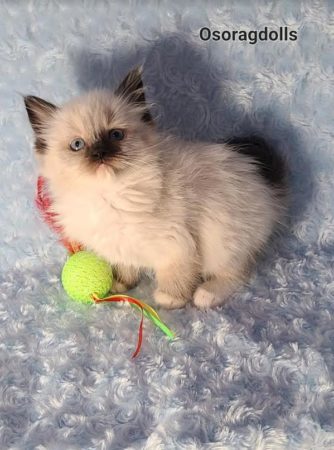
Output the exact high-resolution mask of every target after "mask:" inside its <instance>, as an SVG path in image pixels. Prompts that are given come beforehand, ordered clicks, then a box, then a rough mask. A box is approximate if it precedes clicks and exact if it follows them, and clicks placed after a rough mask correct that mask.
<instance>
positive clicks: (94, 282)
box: [61, 251, 113, 303]
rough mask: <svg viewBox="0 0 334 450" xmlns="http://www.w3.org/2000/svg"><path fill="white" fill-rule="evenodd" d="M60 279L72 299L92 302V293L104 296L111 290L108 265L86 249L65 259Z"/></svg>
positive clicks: (110, 276) (111, 280)
mask: <svg viewBox="0 0 334 450" xmlns="http://www.w3.org/2000/svg"><path fill="white" fill-rule="evenodd" d="M61 281H62V284H63V287H64V289H65V291H66V293H67V294H68V296H69V297H71V298H72V299H73V300H76V301H77V302H82V303H93V302H94V300H93V298H92V295H93V294H95V295H96V296H98V297H105V296H106V295H107V294H108V293H109V292H110V290H111V287H112V282H113V274H112V269H111V267H110V265H109V264H108V263H107V262H106V261H105V260H104V259H102V258H100V257H99V256H97V255H95V254H94V253H91V252H88V251H81V252H77V253H74V254H73V255H72V256H70V257H69V258H68V260H67V261H66V263H65V265H64V268H63V271H62V274H61Z"/></svg>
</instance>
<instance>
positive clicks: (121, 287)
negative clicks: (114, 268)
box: [111, 278, 128, 294]
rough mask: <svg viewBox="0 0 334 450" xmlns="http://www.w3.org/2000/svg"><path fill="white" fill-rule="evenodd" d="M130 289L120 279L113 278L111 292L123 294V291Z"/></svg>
mask: <svg viewBox="0 0 334 450" xmlns="http://www.w3.org/2000/svg"><path fill="white" fill-rule="evenodd" d="M127 290H128V288H127V286H126V285H125V284H123V283H121V282H120V281H117V280H115V278H114V280H113V283H112V288H111V292H114V293H115V294H121V293H122V292H126V291H127Z"/></svg>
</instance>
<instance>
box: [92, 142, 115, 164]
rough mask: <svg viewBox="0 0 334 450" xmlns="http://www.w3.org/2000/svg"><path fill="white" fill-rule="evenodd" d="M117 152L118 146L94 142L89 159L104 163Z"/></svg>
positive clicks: (110, 143)
mask: <svg viewBox="0 0 334 450" xmlns="http://www.w3.org/2000/svg"><path fill="white" fill-rule="evenodd" d="M118 152H119V145H118V144H117V143H112V142H105V141H99V142H96V143H95V144H94V145H93V146H92V147H91V149H90V152H89V157H90V159H91V160H92V161H94V162H96V161H101V162H103V161H105V160H106V159H108V158H111V157H113V156H114V155H116V153H118Z"/></svg>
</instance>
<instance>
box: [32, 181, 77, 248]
mask: <svg viewBox="0 0 334 450" xmlns="http://www.w3.org/2000/svg"><path fill="white" fill-rule="evenodd" d="M45 183H46V180H45V178H44V177H42V176H39V177H38V179H37V192H36V197H35V204H36V206H37V208H38V210H39V211H40V213H41V215H42V217H43V219H44V221H45V222H46V223H47V224H48V225H49V227H50V228H51V230H53V231H54V232H55V233H56V234H58V236H59V238H60V242H61V243H62V244H63V245H64V247H66V248H67V250H68V251H69V252H70V253H71V254H73V253H76V252H79V251H80V250H82V246H81V244H79V243H77V242H70V241H69V240H68V239H66V238H65V237H64V234H63V229H62V227H61V226H60V225H59V224H58V223H57V214H56V213H55V212H54V211H52V200H51V198H50V196H49V194H48V192H47V190H46V187H45Z"/></svg>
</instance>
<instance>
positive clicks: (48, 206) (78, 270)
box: [35, 176, 174, 358]
mask: <svg viewBox="0 0 334 450" xmlns="http://www.w3.org/2000/svg"><path fill="white" fill-rule="evenodd" d="M35 203H36V206H37V208H38V210H39V211H40V213H41V215H42V217H43V219H44V221H45V222H46V223H47V224H48V225H49V227H50V228H51V229H52V230H53V231H54V232H55V233H56V234H57V235H58V236H59V238H60V242H61V243H62V244H63V245H64V247H65V248H66V249H67V250H68V252H69V257H68V259H67V261H66V263H65V265H64V267H63V270H62V274H61V281H62V285H63V287H64V290H65V292H66V293H67V295H68V296H69V297H70V298H71V299H72V300H75V301H77V302H80V303H87V304H89V303H95V304H99V303H106V302H128V303H129V304H130V305H131V306H133V307H135V308H137V309H139V310H140V312H141V320H140V324H139V330H138V339H137V347H136V350H135V352H134V353H133V355H132V357H133V358H135V357H136V356H137V355H138V354H139V352H140V349H141V345H142V341H143V322H144V316H146V317H147V318H149V319H150V320H151V322H152V323H153V324H154V325H156V326H157V327H159V328H160V329H161V331H162V332H163V333H165V334H166V335H167V336H168V337H169V339H173V338H174V333H173V332H172V331H171V330H170V329H169V328H168V327H167V325H165V324H164V323H163V322H162V320H161V318H160V317H159V315H158V313H157V312H156V311H155V310H154V309H153V308H152V307H151V306H149V305H147V304H146V303H145V302H143V301H142V300H138V299H137V298H134V297H130V296H128V295H120V294H117V295H110V296H107V294H108V293H109V292H110V291H111V289H112V283H113V273H112V268H111V266H110V265H109V264H108V263H107V262H106V261H105V260H104V259H102V258H100V257H99V256H97V255H95V254H94V253H93V252H90V251H87V250H85V249H84V247H83V246H82V245H81V244H80V243H78V242H71V241H69V240H67V239H66V238H65V236H64V234H63V230H62V227H61V226H60V225H59V224H58V223H57V214H56V213H55V212H54V211H52V200H51V198H50V197H49V195H48V192H47V189H46V180H45V178H44V177H42V176H39V177H38V179H37V192H36V198H35Z"/></svg>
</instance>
